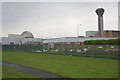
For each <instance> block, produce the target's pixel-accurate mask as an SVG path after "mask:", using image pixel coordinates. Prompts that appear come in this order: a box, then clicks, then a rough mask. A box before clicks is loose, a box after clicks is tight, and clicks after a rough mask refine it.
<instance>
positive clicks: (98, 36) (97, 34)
mask: <svg viewBox="0 0 120 80" xmlns="http://www.w3.org/2000/svg"><path fill="white" fill-rule="evenodd" d="M119 4H120V2H119ZM119 6H120V5H119ZM104 11H105V10H104V9H103V8H98V9H97V10H96V11H95V12H96V13H97V15H98V31H86V37H82V36H81V37H80V36H78V37H61V38H51V39H41V38H34V35H33V34H32V33H31V32H29V31H24V32H23V33H22V34H20V35H19V34H8V37H2V44H41V43H43V44H80V45H83V44H84V41H85V40H108V39H118V38H120V31H117V30H103V28H104V27H103V13H104ZM119 12H120V10H119ZM119 20H120V14H119ZM119 26H120V22H119Z"/></svg>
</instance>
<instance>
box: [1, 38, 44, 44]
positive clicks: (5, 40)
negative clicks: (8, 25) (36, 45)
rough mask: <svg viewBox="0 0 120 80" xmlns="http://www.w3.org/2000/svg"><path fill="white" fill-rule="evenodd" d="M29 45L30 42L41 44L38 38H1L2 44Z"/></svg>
mask: <svg viewBox="0 0 120 80" xmlns="http://www.w3.org/2000/svg"><path fill="white" fill-rule="evenodd" d="M20 42H21V43H22V44H31V43H32V42H42V39H40V38H10V37H2V44H3V45H4V44H5V45H7V44H10V43H14V44H19V43H20Z"/></svg>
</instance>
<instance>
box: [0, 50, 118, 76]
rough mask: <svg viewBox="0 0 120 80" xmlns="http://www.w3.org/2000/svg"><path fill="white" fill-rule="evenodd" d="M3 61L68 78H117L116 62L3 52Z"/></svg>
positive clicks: (100, 59)
mask: <svg viewBox="0 0 120 80" xmlns="http://www.w3.org/2000/svg"><path fill="white" fill-rule="evenodd" d="M2 55H3V61H8V62H12V63H17V64H22V65H26V66H30V67H33V68H37V69H41V70H45V71H49V72H52V73H56V74H60V75H63V76H66V77H70V78H117V77H118V61H117V60H112V59H102V58H88V57H76V56H64V55H51V54H37V53H28V52H14V51H3V54H2Z"/></svg>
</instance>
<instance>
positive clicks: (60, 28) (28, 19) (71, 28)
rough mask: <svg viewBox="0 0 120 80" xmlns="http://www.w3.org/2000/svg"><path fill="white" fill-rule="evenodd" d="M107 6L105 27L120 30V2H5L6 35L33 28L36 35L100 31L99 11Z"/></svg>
mask: <svg viewBox="0 0 120 80" xmlns="http://www.w3.org/2000/svg"><path fill="white" fill-rule="evenodd" d="M99 7H102V8H104V9H105V13H104V15H103V16H104V30H117V29H118V3H117V2H4V3H2V36H7V35H8V34H21V33H22V32H23V31H26V30H27V31H30V32H32V33H33V34H34V36H35V37H40V38H50V37H52V38H53V37H76V36H77V26H78V24H81V26H79V31H80V33H79V35H85V31H89V30H90V31H93V30H95V31H97V30H98V27H97V15H96V13H95V10H96V9H97V8H99Z"/></svg>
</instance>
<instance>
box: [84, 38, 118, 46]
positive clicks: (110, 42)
mask: <svg viewBox="0 0 120 80" xmlns="http://www.w3.org/2000/svg"><path fill="white" fill-rule="evenodd" d="M84 43H85V44H86V45H120V39H109V40H86V41H84Z"/></svg>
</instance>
